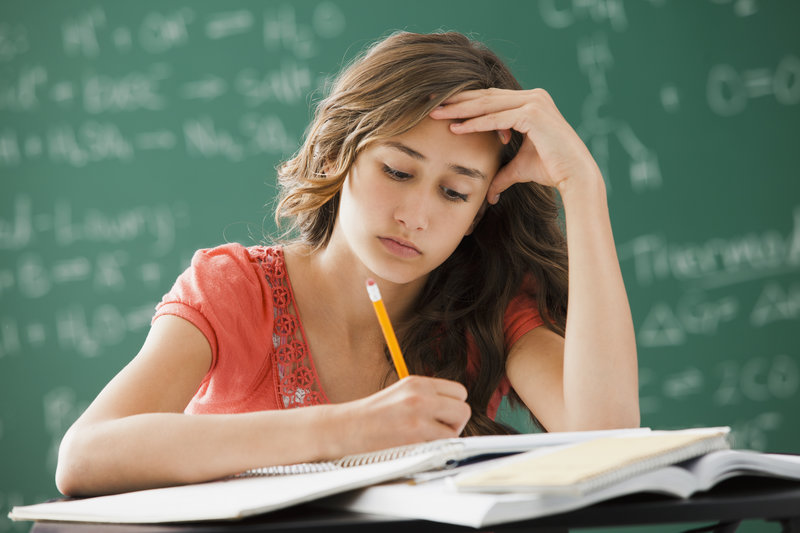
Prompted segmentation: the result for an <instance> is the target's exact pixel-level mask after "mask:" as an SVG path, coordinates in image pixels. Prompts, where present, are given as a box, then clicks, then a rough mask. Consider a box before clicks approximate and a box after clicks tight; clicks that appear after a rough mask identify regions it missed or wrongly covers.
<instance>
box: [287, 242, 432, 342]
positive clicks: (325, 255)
mask: <svg viewBox="0 0 800 533" xmlns="http://www.w3.org/2000/svg"><path fill="white" fill-rule="evenodd" d="M343 248H344V247H340V246H335V245H329V246H327V247H325V248H322V249H320V250H317V251H311V250H310V249H309V248H308V247H307V246H305V245H303V244H301V243H295V244H291V245H288V246H286V248H285V250H284V252H285V253H284V255H285V256H286V260H287V268H288V269H289V274H290V279H291V280H292V285H293V286H294V287H296V289H297V290H296V292H298V293H300V294H305V295H306V296H309V295H313V300H314V301H315V302H316V305H315V308H316V309H315V310H314V311H313V312H314V313H322V314H325V315H329V316H330V317H331V319H332V320H335V321H336V322H339V323H340V325H341V326H342V327H344V328H345V329H347V330H350V331H353V332H357V331H359V330H363V331H370V330H373V329H375V328H377V327H378V322H377V320H376V318H375V311H374V310H373V308H372V304H371V302H370V300H369V297H368V296H367V290H366V286H365V284H366V280H367V279H368V278H370V277H372V278H376V281H377V282H378V284H379V286H380V289H381V297H382V298H383V301H384V303H385V305H386V309H387V311H388V313H389V317H390V319H391V320H392V323H393V324H395V325H396V326H398V325H401V324H403V323H404V322H406V321H407V320H408V319H409V318H410V316H411V313H412V309H413V304H414V301H415V300H416V298H417V295H418V294H419V291H421V290H422V287H423V285H424V282H425V280H424V279H420V280H415V281H414V282H413V283H409V284H403V285H398V284H395V283H390V282H387V281H385V280H381V279H378V278H377V277H376V276H375V274H374V273H372V272H370V271H369V270H368V269H367V268H366V267H365V266H364V265H363V264H362V263H361V261H360V260H359V259H358V258H357V257H356V256H355V255H353V254H352V253H351V252H350V251H349V250H343ZM306 301H309V300H306ZM301 306H302V305H301ZM305 312H312V311H311V310H310V309H305Z"/></svg>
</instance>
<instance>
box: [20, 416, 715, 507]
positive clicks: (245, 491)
mask: <svg viewBox="0 0 800 533" xmlns="http://www.w3.org/2000/svg"><path fill="white" fill-rule="evenodd" d="M691 431H694V432H696V433H697V437H696V438H695V439H693V440H713V441H714V442H716V443H717V444H716V446H722V444H721V443H720V441H719V435H720V432H722V433H723V434H725V433H727V430H725V429H724V428H723V429H716V430H705V432H704V431H703V430H691ZM653 433H656V432H653ZM658 433H662V432H658ZM643 434H650V432H649V430H647V429H637V430H617V431H594V432H578V433H552V434H534V435H510V436H496V437H495V436H490V437H467V438H461V439H445V440H441V441H434V442H430V443H424V444H419V445H414V446H405V447H401V448H392V449H389V450H382V451H380V452H375V453H370V454H363V455H359V456H351V457H345V458H342V459H341V460H339V461H336V462H332V463H310V464H306V465H294V466H291V467H273V468H272V469H269V468H268V469H263V470H258V471H250V472H247V473H244V475H240V476H235V477H232V478H229V479H225V480H221V481H215V482H210V483H200V484H194V485H186V486H180V487H168V488H162V489H151V490H143V491H137V492H129V493H124V494H116V495H111V496H100V497H96V498H85V499H78V500H65V501H55V502H48V503H42V504H36V505H29V506H21V507H15V508H14V509H13V510H12V512H11V513H10V514H9V516H10V517H11V518H12V519H14V520H56V521H81V522H106V523H169V522H187V521H208V520H236V519H241V518H245V517H247V516H252V515H256V514H262V513H267V512H270V511H273V510H277V509H281V508H285V507H289V506H291V505H295V504H299V503H303V502H308V501H311V500H316V499H319V498H323V497H325V496H330V495H333V494H339V493H343V492H346V491H349V490H352V489H357V488H363V487H367V486H371V485H375V484H378V483H383V482H386V481H391V480H397V479H402V478H407V477H408V476H412V475H414V474H418V473H421V472H431V471H441V470H442V469H447V468H448V467H450V468H451V469H452V470H451V471H452V472H453V473H456V472H459V471H460V470H461V468H459V467H458V465H459V464H460V461H463V460H464V459H469V458H472V459H474V458H480V457H486V456H487V455H488V456H496V455H498V454H513V453H518V452H524V451H526V450H534V449H537V448H541V447H551V446H554V445H565V444H566V443H569V444H571V445H576V444H578V443H581V442H587V441H589V442H594V441H598V440H602V439H605V438H610V437H612V436H613V437H620V438H622V439H623V440H624V439H625V438H626V437H628V436H629V437H631V438H634V437H636V436H641V435H643ZM685 446H686V444H685V443H684V444H681V447H685ZM704 449H705V448H704ZM693 453H697V454H699V453H703V452H701V451H696V452H693ZM496 460H497V459H494V460H493V461H496ZM493 461H489V463H492V462H493ZM473 466H474V465H473ZM464 468H469V467H464Z"/></svg>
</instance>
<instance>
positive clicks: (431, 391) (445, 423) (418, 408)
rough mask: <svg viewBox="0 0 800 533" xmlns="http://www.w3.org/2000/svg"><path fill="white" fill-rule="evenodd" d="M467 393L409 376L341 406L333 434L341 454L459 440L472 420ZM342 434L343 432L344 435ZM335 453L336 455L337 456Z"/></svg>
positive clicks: (459, 387)
mask: <svg viewBox="0 0 800 533" xmlns="http://www.w3.org/2000/svg"><path fill="white" fill-rule="evenodd" d="M466 399H467V389H466V388H464V386H463V385H461V384H460V383H457V382H455V381H450V380H446V379H440V378H431V377H425V376H409V377H407V378H405V379H401V380H400V381H398V382H396V383H394V384H393V385H391V386H389V387H387V388H385V389H383V390H381V391H379V392H376V393H375V394H372V395H370V396H367V397H366V398H362V399H359V400H354V401H352V402H347V403H345V404H340V406H341V408H342V411H340V412H341V413H342V415H343V416H342V418H339V417H335V418H336V419H337V420H343V423H342V424H340V425H339V428H338V430H337V428H333V434H334V435H337V437H338V438H336V439H335V440H337V441H338V442H339V443H341V445H342V446H343V449H342V450H341V452H342V453H340V455H349V454H353V453H363V452H369V451H375V450H380V449H384V448H392V447H394V446H402V445H405V444H413V443H417V442H423V441H431V440H436V439H444V438H451V437H458V436H459V435H460V434H461V432H462V431H463V429H464V426H466V424H467V421H468V420H469V417H470V414H471V410H470V407H469V404H467V402H466ZM339 432H341V433H339ZM334 453H335V452H334Z"/></svg>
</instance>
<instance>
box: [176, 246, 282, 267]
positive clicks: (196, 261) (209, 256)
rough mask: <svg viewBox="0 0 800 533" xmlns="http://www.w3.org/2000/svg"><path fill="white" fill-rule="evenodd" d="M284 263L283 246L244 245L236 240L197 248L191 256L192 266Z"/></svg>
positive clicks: (276, 264)
mask: <svg viewBox="0 0 800 533" xmlns="http://www.w3.org/2000/svg"><path fill="white" fill-rule="evenodd" d="M283 264H284V257H283V247H282V246H281V245H278V244H273V245H253V246H245V245H243V244H240V243H237V242H231V243H225V244H221V245H219V246H215V247H212V248H202V249H200V250H197V251H196V252H195V253H194V256H193V257H192V267H195V268H196V267H199V266H211V267H212V268H213V267H217V268H219V267H223V266H226V265H227V266H228V267H236V266H238V267H245V266H248V265H249V266H260V267H268V266H278V265H283Z"/></svg>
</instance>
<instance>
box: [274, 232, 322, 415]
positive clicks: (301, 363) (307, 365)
mask: <svg viewBox="0 0 800 533" xmlns="http://www.w3.org/2000/svg"><path fill="white" fill-rule="evenodd" d="M261 261H262V263H261V264H262V267H263V269H264V272H265V274H266V280H267V283H268V284H269V285H270V287H271V288H272V302H273V319H274V326H273V329H272V344H273V347H274V349H275V351H274V354H275V355H274V360H275V366H276V376H277V385H278V391H279V394H280V397H281V401H282V405H283V407H284V408H287V409H288V408H292V407H303V406H307V405H319V404H321V403H326V402H327V399H326V397H325V394H324V393H323V392H322V387H321V386H320V383H319V378H318V377H317V373H316V371H315V370H314V364H313V362H312V360H311V353H310V351H309V349H308V344H307V343H306V341H305V336H304V335H303V328H302V325H301V324H300V319H299V318H298V317H297V309H296V306H295V302H294V295H293V294H292V287H291V284H290V283H289V276H288V275H287V273H286V262H285V261H284V257H283V251H282V250H281V249H280V248H277V247H274V248H267V249H266V250H265V254H264V257H263V258H262V259H261Z"/></svg>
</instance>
